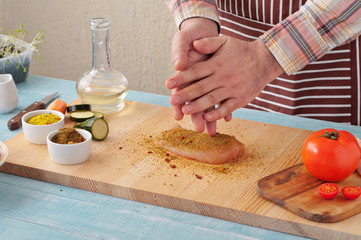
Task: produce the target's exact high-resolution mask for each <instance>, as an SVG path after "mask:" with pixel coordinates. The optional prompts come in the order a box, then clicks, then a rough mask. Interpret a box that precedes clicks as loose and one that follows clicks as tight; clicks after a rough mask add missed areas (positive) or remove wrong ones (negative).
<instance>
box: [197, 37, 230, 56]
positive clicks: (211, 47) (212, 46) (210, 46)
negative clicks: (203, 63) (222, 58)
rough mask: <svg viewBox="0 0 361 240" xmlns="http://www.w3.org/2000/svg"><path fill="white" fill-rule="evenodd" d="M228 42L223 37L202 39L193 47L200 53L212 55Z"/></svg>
mask: <svg viewBox="0 0 361 240" xmlns="http://www.w3.org/2000/svg"><path fill="white" fill-rule="evenodd" d="M226 42H227V39H226V38H224V37H221V36H220V37H209V38H202V39H200V40H196V41H194V42H193V47H194V49H195V50H196V51H197V52H199V53H203V54H212V53H214V52H216V51H217V50H218V49H219V48H221V47H222V46H223V45H224V44H225V43H226Z"/></svg>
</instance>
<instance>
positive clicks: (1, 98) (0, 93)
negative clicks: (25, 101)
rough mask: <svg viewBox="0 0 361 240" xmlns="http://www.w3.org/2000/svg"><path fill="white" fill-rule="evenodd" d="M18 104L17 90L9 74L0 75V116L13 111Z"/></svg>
mask: <svg viewBox="0 0 361 240" xmlns="http://www.w3.org/2000/svg"><path fill="white" fill-rule="evenodd" d="M18 103H19V96H18V90H17V89H16V85H15V82H14V79H13V77H12V76H11V74H0V114H1V113H8V112H11V111H12V110H14V109H15V108H16V107H17V106H18Z"/></svg>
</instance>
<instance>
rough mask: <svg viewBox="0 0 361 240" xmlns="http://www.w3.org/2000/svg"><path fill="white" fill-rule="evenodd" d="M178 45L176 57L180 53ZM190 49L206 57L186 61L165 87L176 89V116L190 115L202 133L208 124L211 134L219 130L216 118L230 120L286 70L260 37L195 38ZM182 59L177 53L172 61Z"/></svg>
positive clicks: (174, 53) (174, 96) (174, 95)
mask: <svg viewBox="0 0 361 240" xmlns="http://www.w3.org/2000/svg"><path fill="white" fill-rule="evenodd" d="M175 45H176V44H174V43H173V51H174V52H173V58H174V56H176V55H177V54H176V52H177V51H175V50H174V49H175ZM191 48H192V50H193V51H194V52H195V53H197V54H199V55H200V56H207V57H206V58H204V57H203V59H202V60H199V61H194V63H193V64H187V66H186V67H185V69H184V70H181V71H178V72H177V73H175V74H174V75H173V76H172V77H170V78H169V79H168V80H167V81H166V86H167V88H169V89H172V90H173V91H172V96H171V97H170V103H171V104H172V106H173V107H174V113H175V118H176V119H177V120H179V119H182V118H183V115H184V114H186V115H191V116H192V121H193V124H194V126H195V129H196V130H197V131H200V132H201V131H204V129H205V126H207V132H208V134H210V135H214V134H215V133H216V121H217V120H219V119H222V118H224V119H225V120H226V121H230V120H231V118H232V115H231V114H232V112H233V111H234V110H236V109H237V108H240V107H244V106H245V105H247V104H248V103H249V102H251V101H252V100H253V99H254V98H255V97H256V96H257V95H258V94H259V93H260V92H261V91H262V89H263V88H264V87H265V85H266V84H267V83H268V82H270V81H272V80H273V79H274V78H276V77H277V76H279V75H280V74H281V73H283V70H282V68H281V67H280V66H279V65H278V63H277V62H276V60H275V59H274V58H273V56H272V54H271V53H270V52H269V50H268V49H267V48H266V46H265V45H264V44H263V43H262V42H261V41H260V40H256V41H253V42H247V41H242V40H238V39H235V38H231V37H226V36H216V37H205V38H200V39H197V40H194V41H193V42H192V45H191ZM183 52H187V50H186V51H183ZM194 52H193V54H194ZM189 55H190V54H189V51H188V56H189ZM179 59H180V58H179V55H178V58H176V59H173V61H174V62H175V63H178V64H179ZM177 61H178V62H177ZM175 65H177V64H175Z"/></svg>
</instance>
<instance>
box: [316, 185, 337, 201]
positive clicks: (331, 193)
mask: <svg viewBox="0 0 361 240" xmlns="http://www.w3.org/2000/svg"><path fill="white" fill-rule="evenodd" d="M318 193H319V194H320V195H321V196H322V197H323V198H325V199H332V198H334V197H336V195H337V193H338V186H337V185H336V184H334V183H324V184H322V185H320V186H319V187H318Z"/></svg>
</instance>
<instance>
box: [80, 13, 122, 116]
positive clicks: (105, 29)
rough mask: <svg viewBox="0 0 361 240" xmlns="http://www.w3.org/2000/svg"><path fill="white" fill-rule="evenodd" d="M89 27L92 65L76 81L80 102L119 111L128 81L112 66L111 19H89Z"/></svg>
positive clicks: (101, 108)
mask: <svg viewBox="0 0 361 240" xmlns="http://www.w3.org/2000/svg"><path fill="white" fill-rule="evenodd" d="M90 28H91V31H92V38H93V64H92V68H91V69H90V70H89V71H87V72H86V73H84V74H83V76H82V77H81V78H80V79H79V80H78V81H77V84H76V90H77V93H78V95H79V97H80V99H81V101H82V103H87V104H90V105H91V107H92V110H95V111H99V112H102V113H111V112H116V111H120V110H122V109H123V108H124V106H125V96H126V95H127V93H128V81H127V79H126V78H125V76H124V75H123V74H122V73H121V72H119V71H116V70H115V69H113V68H112V66H111V61H110V40H109V30H110V19H108V18H92V19H91V20H90Z"/></svg>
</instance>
